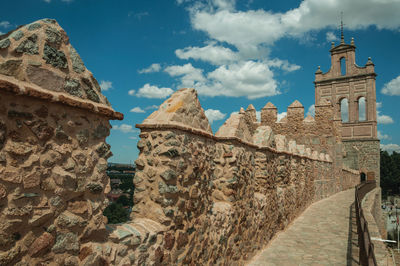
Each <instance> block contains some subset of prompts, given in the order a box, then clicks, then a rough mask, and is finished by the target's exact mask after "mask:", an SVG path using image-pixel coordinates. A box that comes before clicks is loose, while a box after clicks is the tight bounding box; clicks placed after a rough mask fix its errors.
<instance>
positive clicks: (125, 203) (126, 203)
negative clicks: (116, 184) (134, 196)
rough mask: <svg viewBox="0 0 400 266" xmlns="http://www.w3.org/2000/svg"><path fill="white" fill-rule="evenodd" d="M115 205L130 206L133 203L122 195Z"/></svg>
mask: <svg viewBox="0 0 400 266" xmlns="http://www.w3.org/2000/svg"><path fill="white" fill-rule="evenodd" d="M116 203H119V204H121V205H122V206H132V205H133V202H132V201H131V200H130V199H129V198H128V197H127V196H125V195H122V196H121V197H119V198H118V199H117V201H116Z"/></svg>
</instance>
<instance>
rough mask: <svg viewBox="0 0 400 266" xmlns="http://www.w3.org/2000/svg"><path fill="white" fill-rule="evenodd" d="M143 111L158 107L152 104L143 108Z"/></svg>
mask: <svg viewBox="0 0 400 266" xmlns="http://www.w3.org/2000/svg"><path fill="white" fill-rule="evenodd" d="M144 109H145V110H150V109H158V105H155V104H153V105H150V106H147V107H145V108H144Z"/></svg>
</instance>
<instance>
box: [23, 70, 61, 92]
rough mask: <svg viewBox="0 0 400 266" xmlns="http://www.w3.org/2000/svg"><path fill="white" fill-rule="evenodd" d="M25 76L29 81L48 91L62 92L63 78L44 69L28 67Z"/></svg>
mask: <svg viewBox="0 0 400 266" xmlns="http://www.w3.org/2000/svg"><path fill="white" fill-rule="evenodd" d="M26 74H27V76H28V78H29V80H30V81H31V82H32V83H34V84H36V85H38V86H40V87H42V88H44V89H47V90H49V91H62V90H63V88H64V78H63V77H61V76H59V75H57V74H56V73H55V72H53V71H50V70H47V69H45V68H41V67H36V66H32V65H28V66H27V69H26Z"/></svg>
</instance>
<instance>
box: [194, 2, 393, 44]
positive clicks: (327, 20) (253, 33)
mask: <svg viewBox="0 0 400 266" xmlns="http://www.w3.org/2000/svg"><path fill="white" fill-rule="evenodd" d="M341 10H345V11H346V13H345V18H344V19H345V21H346V25H347V26H346V27H347V28H348V29H350V30H355V29H365V28H367V27H369V26H373V25H375V26H376V27H377V28H378V29H391V30H396V29H398V28H399V26H400V16H398V13H399V11H400V1H394V0H352V1H348V0H329V1H321V0H304V1H302V2H301V3H300V5H299V6H298V7H297V8H294V9H291V10H289V11H286V12H282V13H273V12H272V11H266V10H256V11H255V10H249V11H237V10H235V9H234V5H230V8H224V9H217V10H215V9H213V8H209V6H207V5H205V6H204V7H201V6H200V7H199V5H194V6H193V8H192V9H191V21H192V26H193V28H194V29H197V30H201V31H204V32H206V33H207V34H208V35H209V36H210V38H211V39H214V40H218V41H220V42H227V43H229V44H232V45H234V46H236V47H237V48H238V49H239V50H245V49H253V48H254V47H258V46H260V45H261V44H264V45H265V44H266V45H272V44H273V43H274V42H276V41H277V40H279V39H281V38H283V37H294V38H299V40H302V38H304V35H305V34H306V35H307V34H308V33H309V32H312V31H318V30H321V29H326V28H328V29H331V28H336V27H337V23H338V19H339V13H340V11H341ZM260 29H262V30H260Z"/></svg>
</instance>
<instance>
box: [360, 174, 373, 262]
mask: <svg viewBox="0 0 400 266" xmlns="http://www.w3.org/2000/svg"><path fill="white" fill-rule="evenodd" d="M374 188H376V181H375V180H372V181H365V182H362V183H361V184H359V185H357V186H356V189H355V207H356V219H357V234H358V247H359V250H360V253H359V261H360V265H363V266H364V265H377V264H376V259H375V254H374V244H373V243H372V242H371V237H370V235H369V231H368V222H367V220H366V219H365V217H364V213H363V210H362V208H361V202H362V200H363V198H364V196H365V195H366V194H367V193H368V192H370V191H371V190H373V189H374Z"/></svg>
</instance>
